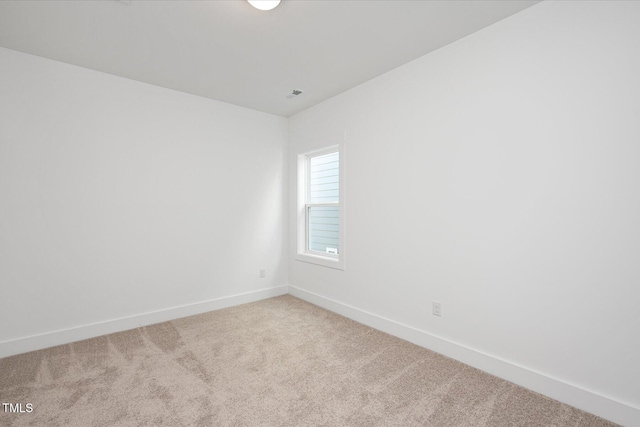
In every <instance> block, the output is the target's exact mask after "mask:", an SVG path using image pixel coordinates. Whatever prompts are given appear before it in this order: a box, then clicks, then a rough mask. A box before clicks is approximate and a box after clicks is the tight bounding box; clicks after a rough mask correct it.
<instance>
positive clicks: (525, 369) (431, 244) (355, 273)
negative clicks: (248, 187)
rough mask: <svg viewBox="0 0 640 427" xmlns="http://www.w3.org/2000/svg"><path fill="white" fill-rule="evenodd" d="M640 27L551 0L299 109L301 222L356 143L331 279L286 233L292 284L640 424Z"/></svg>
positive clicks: (628, 6)
mask: <svg viewBox="0 0 640 427" xmlns="http://www.w3.org/2000/svg"><path fill="white" fill-rule="evenodd" d="M638 22H640V2H594V1H589V2H543V3H541V4H538V5H536V6H534V7H532V8H530V9H527V10H525V11H523V12H521V13H519V14H517V15H514V16H513V17H511V18H508V19H506V20H503V21H501V22H499V23H497V24H495V25H493V26H491V27H489V28H486V29H484V30H482V31H480V32H478V33H475V34H473V35H471V36H469V37H467V38H465V39H462V40H460V41H458V42H456V43H453V44H451V45H449V46H447V47H445V48H443V49H440V50H438V51H436V52H434V53H432V54H430V55H427V56H425V57H422V58H420V59H418V60H416V61H414V62H412V63H409V64H407V65H405V66H402V67H400V68H398V69H396V70H394V71H392V72H389V73H387V74H385V75H383V76H381V77H378V78H376V79H374V80H372V81H369V82H367V83H365V84H363V85H361V86H359V87H357V88H355V89H352V90H350V91H348V92H346V93H344V94H342V95H339V96H337V97H335V98H333V99H330V100H328V101H326V102H324V103H322V104H319V105H317V106H315V107H313V108H311V109H309V110H306V111H304V112H302V113H299V114H297V115H295V116H294V117H292V118H291V120H290V134H289V135H290V144H291V147H292V148H291V152H290V163H289V164H290V173H289V178H290V193H289V194H290V198H291V200H290V217H291V218H295V199H294V197H295V196H296V193H295V171H294V168H295V162H294V161H293V160H294V159H295V155H296V154H298V153H300V152H305V151H307V150H310V149H316V148H320V147H323V146H327V145H331V144H335V143H336V142H337V141H341V140H342V138H343V135H344V133H345V131H346V135H347V139H346V144H345V145H346V154H345V155H344V156H343V157H342V160H343V161H344V162H345V164H344V166H345V167H346V192H347V193H346V195H347V200H346V218H345V222H346V226H347V228H346V252H345V254H344V255H345V257H346V270H345V271H340V270H335V269H329V268H324V267H320V266H315V265H312V264H308V263H304V262H300V261H296V260H295V258H294V255H295V224H290V228H289V230H290V242H289V243H290V263H289V283H290V285H292V287H291V288H290V292H292V293H294V294H296V295H300V296H302V297H303V298H307V299H309V300H313V301H314V302H316V303H319V304H322V305H325V306H327V307H330V308H333V309H335V310H337V311H341V312H343V313H345V314H347V315H351V316H352V317H354V318H358V319H359V320H362V321H364V322H367V323H370V324H377V325H378V326H379V327H381V328H383V329H385V328H386V329H387V330H389V331H392V332H393V331H395V332H397V333H398V334H400V335H402V334H404V336H406V337H414V338H413V339H414V341H416V342H422V343H426V344H427V345H432V346H434V347H437V349H438V350H439V351H443V352H445V353H448V354H450V355H453V356H454V357H457V358H459V359H463V360H464V361H465V362H467V363H471V364H474V365H476V366H479V367H481V368H483V369H486V370H489V371H493V372H495V373H497V374H498V375H501V376H503V377H507V379H510V380H512V381H516V382H520V383H521V384H524V385H526V386H528V387H530V388H534V389H537V390H539V391H542V392H544V393H546V394H550V395H553V397H556V398H559V399H561V400H564V401H568V402H569V403H571V404H574V405H576V406H581V407H582V408H583V409H587V410H590V411H591V412H594V413H597V414H599V415H602V416H605V417H607V418H609V419H613V420H614V421H618V422H622V423H625V424H630V425H640V367H639V362H638V361H640V340H639V337H640V332H639V331H640V329H639V327H640V309H638V301H639V297H640V290H639V289H640V287H639V284H640V261H639V260H640V55H639V54H638V53H639V52H640V26H639V25H638ZM432 300H439V301H441V302H442V303H443V317H442V318H437V317H434V316H432V315H431V301H432ZM403 331H404V332H403ZM440 338H441V339H440ZM487 356H489V357H487ZM565 386H566V387H565Z"/></svg>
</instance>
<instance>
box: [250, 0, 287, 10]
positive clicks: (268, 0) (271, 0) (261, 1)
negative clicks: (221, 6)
mask: <svg viewBox="0 0 640 427" xmlns="http://www.w3.org/2000/svg"><path fill="white" fill-rule="evenodd" d="M247 1H248V2H249V4H250V5H251V6H253V7H255V8H256V9H260V10H271V9H275V8H276V6H278V5H279V4H280V0H247Z"/></svg>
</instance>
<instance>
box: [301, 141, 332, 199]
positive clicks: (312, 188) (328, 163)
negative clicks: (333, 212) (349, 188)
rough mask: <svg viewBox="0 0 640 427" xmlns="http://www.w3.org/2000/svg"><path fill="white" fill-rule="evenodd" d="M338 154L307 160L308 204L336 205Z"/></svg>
mask: <svg viewBox="0 0 640 427" xmlns="http://www.w3.org/2000/svg"><path fill="white" fill-rule="evenodd" d="M338 156H339V153H337V152H336V153H330V154H325V155H322V156H316V157H311V158H310V159H309V196H308V197H309V200H308V202H309V203H334V202H335V203H337V202H338V200H339V198H338V177H339V157H338Z"/></svg>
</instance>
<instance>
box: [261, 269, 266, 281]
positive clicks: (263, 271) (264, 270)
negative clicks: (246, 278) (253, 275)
mask: <svg viewBox="0 0 640 427" xmlns="http://www.w3.org/2000/svg"><path fill="white" fill-rule="evenodd" d="M265 277H267V269H266V268H261V269H260V278H261V279H263V278H265Z"/></svg>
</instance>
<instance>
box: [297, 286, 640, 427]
mask: <svg viewBox="0 0 640 427" xmlns="http://www.w3.org/2000/svg"><path fill="white" fill-rule="evenodd" d="M289 294H291V295H293V296H295V297H297V298H300V299H302V300H304V301H307V302H310V303H312V304H314V305H317V306H319V307H322V308H325V309H327V310H330V311H333V312H335V313H338V314H340V315H342V316H345V317H347V318H349V319H352V320H355V321H357V322H360V323H363V324H365V325H367V326H370V327H372V328H374V329H378V330H380V331H383V332H386V333H388V334H390V335H393V336H396V337H398V338H401V339H404V340H406V341H409V342H412V343H414V344H416V345H419V346H421V347H425V348H428V349H430V350H433V351H435V352H437V353H440V354H443V355H445V356H447V357H451V358H452V359H455V360H458V361H460V362H462V363H465V364H467V365H469V366H473V367H474V368H478V369H480V370H482V371H485V372H487V373H490V374H492V375H495V376H496V377H499V378H502V379H505V380H507V381H510V382H512V383H514V384H518V385H520V386H522V387H524V388H527V389H529V390H533V391H535V392H537V393H540V394H543V395H545V396H548V397H551V398H553V399H556V400H558V401H560V402H563V403H566V404H568V405H571V406H574V407H576V408H578V409H582V410H583V411H586V412H590V413H592V414H595V415H598V416H599V417H602V418H605V419H607V420H610V421H613V422H615V423H618V424H621V425H624V426H629V427H631V426H640V408H638V407H636V406H634V405H632V404H629V403H624V402H620V401H618V400H615V399H612V398H609V397H606V396H603V395H601V394H599V393H596V392H594V391H590V390H585V389H584V388H582V387H579V386H577V385H574V384H570V383H568V382H566V381H563V380H560V379H557V378H553V377H551V376H549V375H545V374H543V373H541V372H536V371H534V370H531V369H529V368H526V367H524V366H520V365H518V364H516V363H513V362H510V361H507V360H504V359H501V358H499V357H496V356H492V355H490V354H486V353H483V352H481V351H478V350H475V349H473V348H470V347H467V346H465V345H463V344H459V343H456V342H453V341H450V340H447V339H444V338H441V337H438V336H436V335H433V334H430V333H428V332H426V331H422V330H419V329H416V328H414V327H411V326H408V325H404V324H402V323H398V322H396V321H393V320H391V319H387V318H384V317H382V316H378V315H376V314H373V313H369V312H366V311H364V310H361V309H359V308H356V307H353V306H350V305H347V304H343V303H341V302H338V301H335V300H332V299H330V298H326V297H323V296H321V295H318V294H315V293H313V292H309V291H306V290H304V289H300V288H297V287H295V286H291V285H289Z"/></svg>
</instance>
